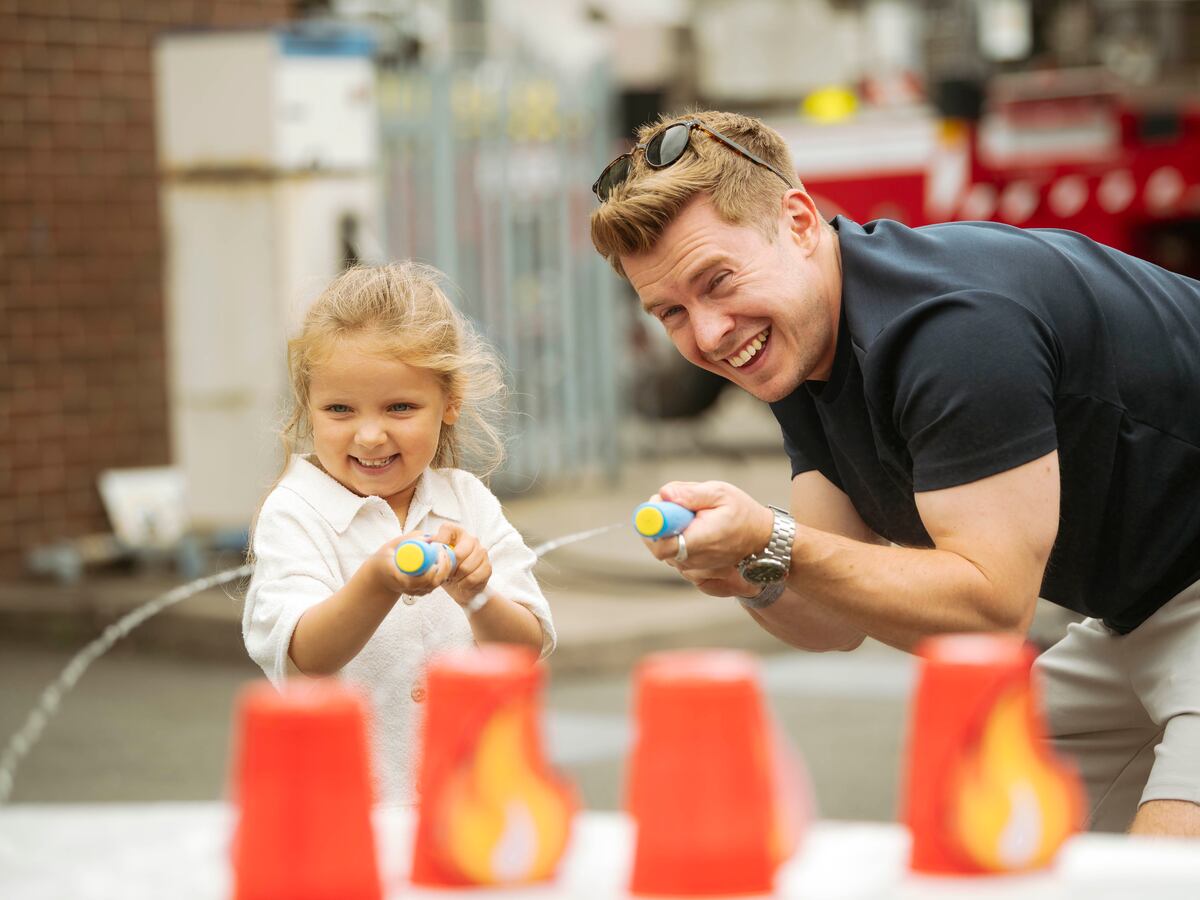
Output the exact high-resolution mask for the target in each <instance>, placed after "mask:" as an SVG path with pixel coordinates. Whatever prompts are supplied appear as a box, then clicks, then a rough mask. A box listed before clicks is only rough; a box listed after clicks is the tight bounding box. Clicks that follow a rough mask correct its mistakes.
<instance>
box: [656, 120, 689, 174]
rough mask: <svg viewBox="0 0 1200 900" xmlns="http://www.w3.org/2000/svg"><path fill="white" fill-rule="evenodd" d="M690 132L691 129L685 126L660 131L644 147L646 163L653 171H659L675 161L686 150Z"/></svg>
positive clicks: (674, 126)
mask: <svg viewBox="0 0 1200 900" xmlns="http://www.w3.org/2000/svg"><path fill="white" fill-rule="evenodd" d="M691 131H692V129H691V127H689V126H687V125H672V126H671V127H670V128H667V129H664V130H663V131H660V132H659V133H658V134H656V135H655V136H654V137H653V138H651V139H650V143H649V144H647V145H646V163H647V164H648V165H650V166H651V167H653V168H655V169H661V168H662V167H663V166H669V165H671V164H672V163H674V162H675V161H677V160H678V159H679V157H681V156H683V151H684V150H685V149H687V145H688V135H689V134H691Z"/></svg>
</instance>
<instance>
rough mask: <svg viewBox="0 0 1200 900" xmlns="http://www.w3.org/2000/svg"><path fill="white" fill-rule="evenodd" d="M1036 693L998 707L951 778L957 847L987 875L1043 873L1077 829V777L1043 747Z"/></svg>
mask: <svg viewBox="0 0 1200 900" xmlns="http://www.w3.org/2000/svg"><path fill="white" fill-rule="evenodd" d="M1033 722H1034V717H1033V709H1032V698H1031V694H1030V691H1029V690H1028V689H1026V688H1024V687H1020V688H1012V689H1010V690H1008V691H1007V692H1006V693H1004V694H1003V695H1001V697H1000V698H999V699H998V700H997V701H996V703H995V705H994V706H993V707H992V709H991V710H990V712H989V715H988V717H987V720H986V722H985V723H984V726H983V729H982V731H981V732H980V734H979V737H978V738H977V740H976V741H974V742H973V743H971V744H969V745H968V746H967V749H966V751H965V752H964V754H963V756H962V757H961V759H960V760H959V762H958V765H957V767H956V769H955V771H954V774H953V775H952V777H951V778H950V781H949V787H950V806H949V813H950V815H949V828H950V832H951V835H950V836H951V838H952V840H953V842H954V843H955V844H956V845H957V846H958V848H959V849H960V851H961V852H962V853H964V854H965V855H966V857H967V858H968V859H969V860H970V861H971V862H972V863H974V864H975V865H977V866H978V867H980V868H981V869H983V870H985V871H993V872H1009V871H1015V870H1022V869H1032V868H1038V867H1040V866H1044V865H1046V864H1048V863H1049V862H1050V860H1051V859H1053V857H1054V854H1055V853H1056V852H1057V851H1058V848H1059V847H1060V846H1061V845H1062V843H1063V842H1064V841H1065V840H1066V839H1067V838H1068V837H1070V836H1071V835H1072V834H1073V833H1074V832H1075V831H1076V830H1078V827H1079V820H1080V811H1081V802H1080V801H1081V795H1080V793H1079V786H1078V783H1077V781H1076V779H1075V777H1074V773H1073V772H1071V771H1070V770H1069V769H1067V768H1065V767H1064V766H1062V765H1061V764H1060V763H1059V762H1058V761H1057V760H1055V759H1054V758H1053V757H1051V756H1050V755H1049V754H1048V753H1047V752H1046V751H1044V750H1043V749H1041V747H1039V745H1038V738H1037V734H1036V732H1035V730H1034V727H1033Z"/></svg>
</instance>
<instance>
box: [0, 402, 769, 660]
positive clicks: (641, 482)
mask: <svg viewBox="0 0 1200 900" xmlns="http://www.w3.org/2000/svg"><path fill="white" fill-rule="evenodd" d="M726 398H728V399H726ZM623 440H624V443H625V444H626V459H625V461H624V462H623V464H622V466H621V467H620V474H619V476H618V477H616V478H611V477H606V476H605V475H603V474H601V473H596V474H594V475H590V476H587V475H584V476H581V477H578V478H575V479H573V480H572V481H570V482H569V483H559V484H552V485H535V486H534V488H532V489H531V490H528V491H526V492H524V493H521V494H517V495H509V496H505V497H502V501H503V505H504V508H505V511H506V513H507V515H508V517H509V519H510V521H511V522H512V523H513V524H514V526H516V528H517V529H518V530H519V531H520V532H521V533H522V534H523V535H524V537H525V539H526V542H527V543H528V544H529V545H530V546H531V547H536V546H538V545H539V544H541V543H544V542H547V541H551V540H555V539H558V538H562V537H564V536H566V535H569V534H572V533H576V532H581V531H586V530H589V529H595V528H598V527H600V526H603V525H609V524H612V525H616V526H617V527H615V528H613V529H612V530H609V531H607V532H605V533H603V534H599V535H596V536H594V537H589V538H587V539H585V540H581V541H579V542H577V543H572V544H569V545H566V546H562V547H561V548H559V549H555V550H552V551H550V552H548V553H547V554H546V556H545V557H544V558H543V560H542V562H541V564H540V565H539V568H538V576H539V579H540V581H541V584H542V586H543V590H544V592H545V594H546V597H547V599H548V600H549V602H550V605H551V609H552V611H553V613H554V619H555V627H556V629H557V632H558V638H559V642H558V648H557V650H556V651H555V653H554V655H553V656H552V657H551V658H550V665H551V669H552V670H553V671H555V672H596V671H617V670H623V669H626V668H628V667H629V666H631V665H632V664H633V663H634V662H636V660H637V659H639V658H640V657H641V656H643V655H644V654H645V653H647V652H650V651H652V650H655V649H666V648H673V647H684V646H688V647H695V646H721V647H736V648H742V649H750V650H760V651H769V650H782V649H785V648H784V646H783V645H782V644H780V643H779V642H778V641H777V640H776V639H774V638H772V637H771V636H770V635H768V634H766V632H764V631H763V630H762V629H760V628H758V627H757V626H756V625H755V624H754V623H753V622H752V621H751V620H750V618H749V616H748V615H747V614H746V613H745V612H744V611H743V610H742V609H741V608H740V607H739V606H738V605H737V604H736V603H735V602H733V601H730V600H722V599H717V598H712V597H708V596H705V595H703V594H701V593H699V592H698V591H695V590H694V589H693V588H692V587H691V586H690V585H688V584H687V583H686V582H684V581H683V580H682V579H680V578H679V576H678V574H677V573H676V572H675V571H674V570H672V569H671V568H669V567H667V566H665V565H663V564H662V563H660V562H658V561H657V560H655V559H653V558H652V557H651V556H650V555H649V554H648V553H647V552H646V550H645V548H644V547H643V546H642V543H641V541H640V539H639V538H638V537H637V536H636V535H635V533H634V532H633V529H632V525H631V522H630V520H631V515H632V512H633V509H634V508H635V507H636V506H637V504H639V503H641V502H642V501H644V500H646V499H647V497H648V496H649V495H650V494H652V493H654V492H655V491H656V490H657V489H658V488H659V487H660V486H661V485H662V484H664V483H665V482H667V481H671V480H695V481H700V480H707V479H721V480H726V481H731V482H733V483H736V484H738V485H739V486H740V487H742V488H743V489H745V490H746V491H747V492H749V493H750V494H751V495H753V496H755V497H756V498H757V499H759V500H761V501H762V502H764V503H765V502H773V503H776V504H777V505H786V502H787V493H788V462H787V458H786V456H785V455H784V453H783V450H782V447H781V445H780V443H779V438H778V431H777V430H776V427H775V424H774V421H773V419H772V418H771V416H770V412H769V411H768V410H767V409H766V407H765V406H762V405H761V404H757V403H755V402H754V401H753V400H751V398H749V397H747V396H745V395H742V394H740V393H739V392H736V391H726V392H725V393H724V394H723V395H722V399H721V400H719V401H718V404H717V406H716V407H715V408H714V409H712V410H711V411H710V412H709V414H707V415H706V416H704V417H701V418H699V419H695V420H690V421H688V422H683V423H673V422H661V423H645V422H643V423H636V424H634V425H633V427H632V428H631V430H630V431H629V432H628V433H627V434H626V435H624V436H623ZM240 562H241V560H240V559H239V558H238V557H237V556H228V557H225V558H223V559H221V558H215V559H214V560H213V564H214V570H217V569H223V568H233V567H236V566H238V565H239V564H240ZM178 583H179V579H178V578H177V576H175V575H174V574H173V572H172V571H171V570H170V569H169V567H168V566H167V565H166V564H165V563H164V565H163V566H161V567H158V568H157V569H153V568H152V569H149V570H147V569H146V568H145V567H143V568H142V569H140V570H126V571H120V570H116V571H114V570H112V569H108V570H93V571H89V572H88V573H87V574H86V575H85V577H84V578H83V579H82V580H81V581H79V582H78V583H76V584H60V583H58V582H56V581H53V580H50V579H44V578H43V579H33V578H28V579H22V580H18V581H10V582H6V583H0V631H2V632H3V633H4V634H5V635H6V636H7V637H8V638H9V639H16V640H21V641H32V642H49V643H52V644H55V645H68V646H69V645H80V646H82V644H83V643H84V642H85V641H86V640H88V639H90V638H91V637H93V636H95V635H97V634H99V633H100V632H101V631H102V630H103V629H104V628H105V627H106V626H107V625H109V624H110V623H112V622H113V621H115V620H116V619H117V618H119V617H120V616H121V615H123V614H125V613H126V612H128V611H130V610H132V609H134V608H136V607H138V606H140V605H142V604H144V603H146V602H148V601H150V600H153V599H154V598H156V597H158V596H160V595H161V594H163V593H165V592H166V591H168V590H170V589H171V588H173V587H175V586H177V585H178ZM240 589H244V585H237V584H231V585H228V586H226V587H225V588H218V589H213V590H209V591H206V592H203V593H201V594H198V595H196V596H195V597H192V598H190V599H188V600H185V601H183V602H181V603H179V604H177V605H175V606H173V607H171V608H169V609H167V610H164V611H162V612H160V613H159V614H157V615H156V616H154V617H153V618H151V619H149V620H148V621H146V622H145V623H144V624H142V625H140V626H139V627H138V628H137V629H136V630H135V631H133V632H132V634H130V635H129V637H127V638H125V639H124V642H123V643H125V644H127V645H131V646H132V647H134V648H136V649H155V650H161V651H163V652H167V653H171V654H179V655H184V656H196V657H204V658H217V659H236V658H244V654H245V650H244V648H243V646H242V641H241V610H242V605H241V599H240V596H239V595H240Z"/></svg>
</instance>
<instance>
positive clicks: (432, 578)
mask: <svg viewBox="0 0 1200 900" xmlns="http://www.w3.org/2000/svg"><path fill="white" fill-rule="evenodd" d="M409 537H411V535H404V536H402V537H398V538H396V539H395V540H392V541H388V542H387V543H386V544H384V545H383V546H382V547H380V548H379V550H377V551H376V552H375V553H374V554H372V555H371V556H370V557H368V559H367V560H366V561H365V562H364V563H363V564H362V565H361V566H359V567H358V571H357V572H355V573H354V575H353V576H352V577H351V578H350V580H349V581H347V582H346V584H345V585H344V586H343V587H342V588H340V589H339V590H337V591H336V592H334V593H333V594H331V595H330V596H329V597H328V598H327V599H325V600H323V601H321V602H320V603H318V604H317V605H316V606H312V607H310V608H309V609H307V610H306V611H305V612H304V614H303V615H302V616H301V617H300V620H299V621H298V622H297V623H296V629H295V631H293V632H292V641H291V644H290V645H289V647H288V655H289V656H290V657H291V659H292V662H293V663H294V664H295V666H296V668H298V669H299V670H300V671H301V672H302V673H304V674H305V675H332V674H334V673H335V672H337V671H339V670H340V669H341V668H342V667H343V666H345V665H346V663H348V662H350V660H352V659H354V657H356V656H357V655H358V654H359V652H360V651H361V650H362V648H363V647H365V646H366V645H367V641H369V640H370V639H371V637H372V636H373V635H374V634H375V631H376V629H378V628H379V625H380V623H381V622H383V620H384V618H385V617H386V616H387V614H388V613H389V612H391V610H392V607H393V606H395V604H396V601H397V600H398V599H400V595H401V594H412V595H418V596H419V595H421V594H427V593H429V592H430V591H432V590H433V589H434V588H435V587H437V586H438V585H439V584H441V582H442V581H443V580H445V578H446V576H447V574H448V572H447V570H448V569H449V566H450V563H449V561H448V560H447V559H446V557H445V556H443V557H442V559H441V560H440V561H439V562H438V564H437V566H435V567H432V568H430V569H429V571H428V572H426V573H425V574H424V575H420V576H411V575H405V574H404V573H403V572H401V571H400V570H399V569H397V568H396V565H395V563H394V562H393V561H392V556H393V554H394V553H395V550H396V546H397V545H398V544H400V543H401V542H402V541H404V540H407V539H408V538H409Z"/></svg>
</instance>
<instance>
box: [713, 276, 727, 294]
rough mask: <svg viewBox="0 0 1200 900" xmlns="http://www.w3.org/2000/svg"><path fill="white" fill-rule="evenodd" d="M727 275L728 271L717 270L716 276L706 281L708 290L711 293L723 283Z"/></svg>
mask: <svg viewBox="0 0 1200 900" xmlns="http://www.w3.org/2000/svg"><path fill="white" fill-rule="evenodd" d="M728 276H729V273H728V272H719V273H718V274H717V276H716V277H715V278H714V279H713V280H712V281H710V282H709V283H708V292H709V293H710V294H711V293H712V292H713V291H715V290H716V289H717V288H719V287H720V286H721V285H722V284H724V283H725V281H726V280H727V279H728Z"/></svg>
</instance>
